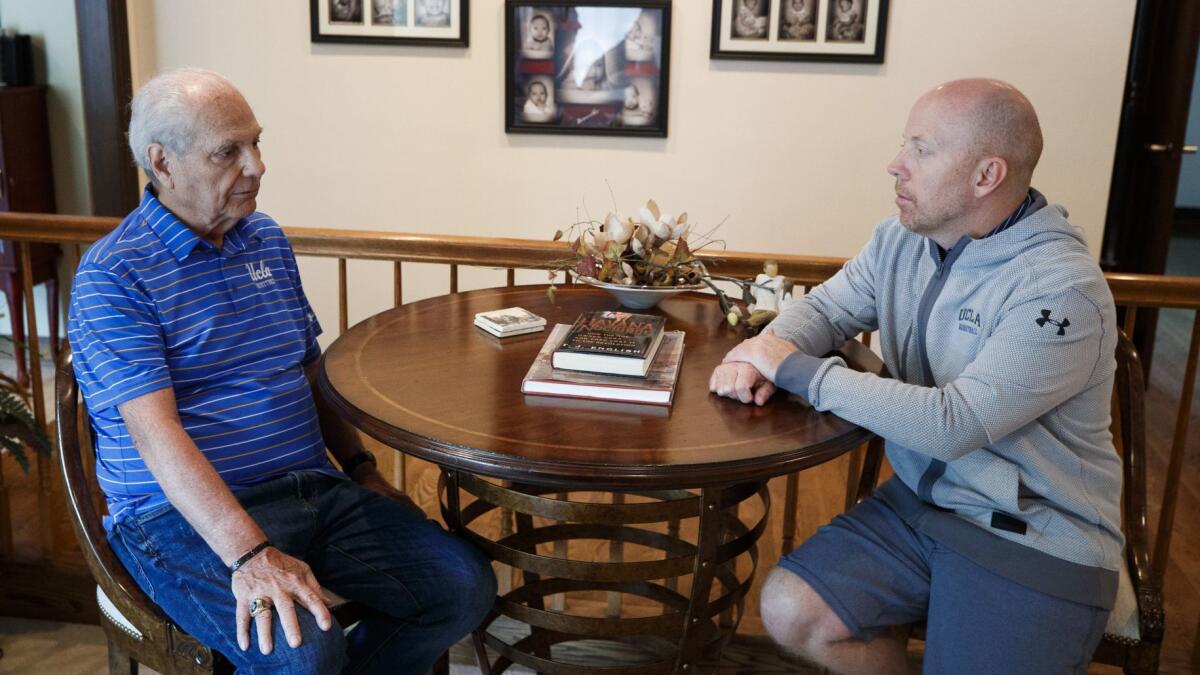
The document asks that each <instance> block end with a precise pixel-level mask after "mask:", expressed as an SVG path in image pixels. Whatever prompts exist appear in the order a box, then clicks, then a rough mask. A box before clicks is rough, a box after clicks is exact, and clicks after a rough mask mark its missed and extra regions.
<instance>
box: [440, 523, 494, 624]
mask: <svg viewBox="0 0 1200 675" xmlns="http://www.w3.org/2000/svg"><path fill="white" fill-rule="evenodd" d="M458 544H459V546H458V547H456V548H457V550H456V551H455V552H454V555H452V556H449V559H448V560H446V565H445V567H444V568H443V570H442V571H443V574H444V579H445V581H446V584H445V588H446V599H445V607H444V609H445V610H446V611H445V612H444V615H446V616H447V617H448V618H449V619H450V620H451V621H452V622H453V623H454V624H455V627H456V630H457V631H458V632H460V633H462V634H465V633H468V632H470V631H471V630H474V629H475V628H476V627H477V626H478V625H479V624H480V623H481V622H482V621H483V619H484V617H485V616H487V613H488V611H489V610H490V609H491V608H492V605H493V604H494V603H495V600H496V574H495V573H494V572H493V571H492V564H491V562H490V561H488V559H487V556H485V555H484V554H483V552H482V551H480V550H479V549H478V548H476V547H475V546H473V545H472V544H470V543H468V542H466V541H463V540H458Z"/></svg>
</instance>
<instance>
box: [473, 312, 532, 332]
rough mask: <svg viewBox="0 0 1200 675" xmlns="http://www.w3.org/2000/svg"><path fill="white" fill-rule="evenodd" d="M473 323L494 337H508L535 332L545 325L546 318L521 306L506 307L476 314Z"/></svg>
mask: <svg viewBox="0 0 1200 675" xmlns="http://www.w3.org/2000/svg"><path fill="white" fill-rule="evenodd" d="M475 325H476V326H479V327H480V328H482V329H484V330H486V331H487V332H489V333H491V334H492V335H495V336H496V337H508V336H510V335H524V334H526V333H536V332H538V331H540V330H542V329H544V328H545V327H546V320H545V319H543V318H542V317H540V316H538V315H537V314H534V313H533V312H531V311H529V310H527V309H524V308H522V307H508V308H506V309H495V310H492V311H490V312H480V313H478V314H476V315H475Z"/></svg>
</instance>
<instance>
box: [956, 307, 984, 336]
mask: <svg viewBox="0 0 1200 675" xmlns="http://www.w3.org/2000/svg"><path fill="white" fill-rule="evenodd" d="M982 323H983V321H982V317H981V316H979V314H978V313H977V312H976V311H975V310H973V309H971V308H970V307H964V308H962V309H960V310H958V329H959V330H961V331H962V332H964V333H970V334H971V335H979V326H980V325H981V324H982Z"/></svg>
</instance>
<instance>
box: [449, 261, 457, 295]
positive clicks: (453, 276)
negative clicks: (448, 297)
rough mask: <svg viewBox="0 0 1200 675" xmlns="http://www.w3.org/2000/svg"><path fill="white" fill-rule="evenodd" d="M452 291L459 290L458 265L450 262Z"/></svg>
mask: <svg viewBox="0 0 1200 675" xmlns="http://www.w3.org/2000/svg"><path fill="white" fill-rule="evenodd" d="M450 292H451V293H457V292H458V265H457V264H456V263H450Z"/></svg>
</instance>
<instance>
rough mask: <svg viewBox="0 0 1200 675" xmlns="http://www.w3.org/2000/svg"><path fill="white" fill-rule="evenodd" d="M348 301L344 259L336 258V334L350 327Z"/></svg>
mask: <svg viewBox="0 0 1200 675" xmlns="http://www.w3.org/2000/svg"><path fill="white" fill-rule="evenodd" d="M349 305H350V302H349V297H348V295H347V290H346V259H345V258H338V335H342V334H344V333H345V332H346V330H347V329H349V328H350V307H349Z"/></svg>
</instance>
